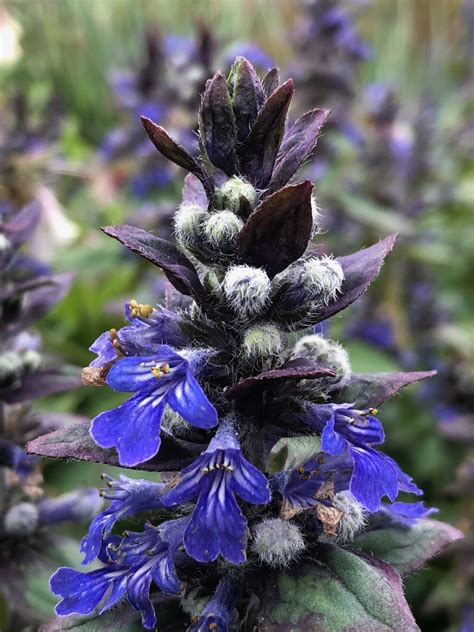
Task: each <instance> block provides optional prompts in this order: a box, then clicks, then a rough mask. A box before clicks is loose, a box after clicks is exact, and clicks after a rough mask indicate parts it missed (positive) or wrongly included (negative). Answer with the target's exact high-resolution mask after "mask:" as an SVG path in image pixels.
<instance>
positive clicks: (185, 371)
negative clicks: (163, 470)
mask: <svg viewBox="0 0 474 632" xmlns="http://www.w3.org/2000/svg"><path fill="white" fill-rule="evenodd" d="M107 383H108V385H109V386H111V387H112V388H113V389H115V390H117V391H125V392H130V391H131V392H133V391H136V392H137V394H136V395H134V396H133V397H131V398H130V399H128V400H127V401H126V402H124V403H123V404H122V405H121V406H118V408H114V409H113V410H109V411H106V412H103V413H101V414H100V415H98V416H97V417H95V419H94V420H93V421H92V425H91V430H90V432H91V436H92V438H93V439H94V441H95V442H96V443H97V445H99V446H100V447H102V448H113V447H116V448H117V453H118V456H119V461H120V464H121V465H127V466H134V465H138V464H139V463H143V462H144V461H148V460H149V459H151V458H153V457H154V456H155V454H156V453H157V452H158V450H159V448H160V444H161V438H160V429H161V418H162V416H163V412H164V410H165V407H166V405H168V406H170V407H171V408H172V409H173V410H174V411H175V412H177V413H179V414H180V415H181V416H182V417H183V418H184V419H185V420H186V421H187V422H188V423H190V424H192V425H193V426H197V427H198V428H212V427H213V426H215V425H216V424H217V412H216V410H215V408H214V407H213V406H212V404H211V403H210V402H209V400H208V399H207V397H206V395H205V394H204V391H203V390H202V388H201V386H200V385H199V383H198V382H197V380H196V378H195V377H194V375H193V372H192V370H191V367H190V365H189V362H188V361H187V360H186V359H185V358H183V357H181V356H180V355H178V354H177V353H176V352H175V351H173V349H171V348H170V347H167V346H165V345H163V346H161V347H160V348H159V350H157V351H156V352H155V353H154V354H153V355H150V356H135V357H127V358H123V359H121V360H118V361H117V362H116V363H115V364H114V365H113V367H112V368H111V369H110V371H109V374H108V376H107Z"/></svg>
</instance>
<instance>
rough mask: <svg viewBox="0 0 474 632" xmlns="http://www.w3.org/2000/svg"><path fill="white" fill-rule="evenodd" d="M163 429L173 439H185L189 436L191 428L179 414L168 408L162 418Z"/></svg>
mask: <svg viewBox="0 0 474 632" xmlns="http://www.w3.org/2000/svg"><path fill="white" fill-rule="evenodd" d="M161 429H162V430H163V432H165V433H166V434H168V435H170V436H172V437H175V436H176V437H183V436H185V435H186V434H189V432H190V430H191V426H190V425H189V424H188V422H187V421H186V420H185V419H183V417H181V415H180V414H179V413H177V412H176V411H174V410H173V409H172V408H170V407H169V406H166V407H165V410H164V413H163V417H162V418H161Z"/></svg>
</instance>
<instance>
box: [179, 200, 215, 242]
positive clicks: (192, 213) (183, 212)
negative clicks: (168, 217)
mask: <svg viewBox="0 0 474 632" xmlns="http://www.w3.org/2000/svg"><path fill="white" fill-rule="evenodd" d="M208 217H209V213H208V212H207V211H206V210H205V209H203V208H202V207H201V206H199V205H198V204H186V203H184V204H181V206H180V207H179V209H178V210H177V211H176V213H175V215H174V218H173V222H174V230H175V235H176V240H177V241H178V243H179V244H181V245H182V246H183V247H184V248H187V249H188V250H190V251H191V252H192V253H195V252H199V251H200V250H201V249H202V240H203V236H202V225H203V223H204V222H205V221H206V219H207V218H208Z"/></svg>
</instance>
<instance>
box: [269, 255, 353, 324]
mask: <svg viewBox="0 0 474 632" xmlns="http://www.w3.org/2000/svg"><path fill="white" fill-rule="evenodd" d="M343 281H344V272H343V270H342V267H341V265H340V263H339V262H338V261H335V260H334V259H331V258H330V257H320V258H317V257H312V258H311V259H307V260H306V261H304V262H302V263H300V264H297V265H295V266H293V267H292V268H291V269H290V270H289V273H288V275H287V277H286V278H283V279H282V287H281V290H280V292H279V295H278V299H277V304H278V309H279V310H283V311H290V312H298V311H300V310H306V311H309V310H311V309H318V308H321V307H323V306H324V305H328V304H329V303H332V301H334V299H335V298H336V296H337V293H338V292H339V291H340V290H341V287H342V282H343Z"/></svg>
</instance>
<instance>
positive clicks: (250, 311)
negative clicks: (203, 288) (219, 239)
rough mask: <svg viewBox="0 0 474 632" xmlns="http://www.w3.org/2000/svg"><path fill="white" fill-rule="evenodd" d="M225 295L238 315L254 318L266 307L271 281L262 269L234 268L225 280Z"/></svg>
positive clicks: (243, 266) (244, 266)
mask: <svg viewBox="0 0 474 632" xmlns="http://www.w3.org/2000/svg"><path fill="white" fill-rule="evenodd" d="M224 294H225V296H226V299H227V302H228V304H229V305H230V307H231V308H232V309H233V311H234V312H235V313H236V315H238V316H240V317H243V318H244V319H246V318H252V317H253V316H257V314H260V313H261V312H262V311H263V310H264V308H265V307H266V305H267V303H268V299H269V294H270V279H269V278H268V275H267V273H266V272H265V271H264V270H261V269H260V268H252V267H251V266H247V265H242V266H233V267H232V268H229V270H228V271H227V273H226V275H225V278H224Z"/></svg>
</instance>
